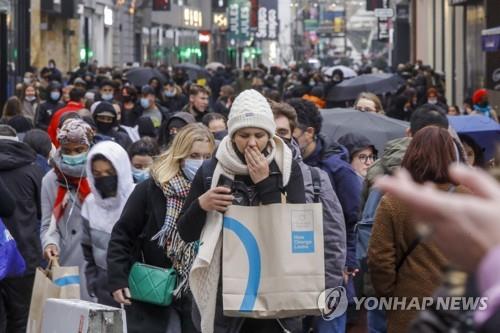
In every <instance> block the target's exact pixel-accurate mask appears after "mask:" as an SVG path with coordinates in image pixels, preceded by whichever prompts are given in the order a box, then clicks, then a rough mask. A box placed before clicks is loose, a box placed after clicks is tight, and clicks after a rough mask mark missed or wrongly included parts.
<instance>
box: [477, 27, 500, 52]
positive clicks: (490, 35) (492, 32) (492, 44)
mask: <svg viewBox="0 0 500 333" xmlns="http://www.w3.org/2000/svg"><path fill="white" fill-rule="evenodd" d="M481 35H482V44H483V51H485V52H498V51H500V27H496V28H492V29H486V30H483V31H482V32H481Z"/></svg>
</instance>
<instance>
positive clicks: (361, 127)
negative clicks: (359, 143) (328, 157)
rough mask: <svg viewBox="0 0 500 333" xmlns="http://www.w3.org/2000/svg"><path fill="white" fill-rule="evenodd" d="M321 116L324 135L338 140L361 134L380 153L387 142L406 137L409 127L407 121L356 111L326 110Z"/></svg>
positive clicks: (322, 111)
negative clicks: (347, 135) (346, 135)
mask: <svg viewBox="0 0 500 333" xmlns="http://www.w3.org/2000/svg"><path fill="white" fill-rule="evenodd" d="M321 115H322V116H323V125H322V129H321V132H322V133H323V134H324V135H326V136H328V137H330V138H332V139H334V140H338V139H339V138H340V137H341V136H343V135H344V134H348V133H360V134H363V135H364V136H366V137H367V138H368V139H369V140H370V141H371V143H372V144H373V145H374V146H375V148H377V150H378V151H379V153H382V152H383V151H384V147H385V144H386V143H387V141H389V140H392V139H396V138H402V137H404V136H405V135H406V129H407V128H408V127H409V124H408V122H406V121H402V120H397V119H393V118H389V117H387V116H384V115H380V114H377V113H373V112H361V111H357V110H354V109H324V110H321Z"/></svg>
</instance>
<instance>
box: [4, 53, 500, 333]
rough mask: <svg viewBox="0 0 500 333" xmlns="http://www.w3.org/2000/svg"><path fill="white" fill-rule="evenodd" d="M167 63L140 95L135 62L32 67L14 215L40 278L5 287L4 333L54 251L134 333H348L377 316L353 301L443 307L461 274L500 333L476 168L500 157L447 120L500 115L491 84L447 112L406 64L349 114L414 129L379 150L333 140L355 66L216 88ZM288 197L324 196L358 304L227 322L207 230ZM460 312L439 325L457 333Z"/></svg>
mask: <svg viewBox="0 0 500 333" xmlns="http://www.w3.org/2000/svg"><path fill="white" fill-rule="evenodd" d="M145 66H146V67H147V66H152V65H151V64H145ZM157 70H158V71H160V72H161V73H162V75H163V76H164V77H165V78H166V80H162V79H160V78H158V77H152V78H150V79H149V83H148V84H146V85H144V86H140V87H137V86H134V84H133V82H130V81H129V80H128V79H127V73H126V72H127V69H118V68H97V67H96V66H95V65H90V66H87V65H85V64H83V63H82V64H81V65H80V67H79V69H78V70H77V71H75V72H74V73H71V74H70V75H68V76H64V75H62V73H61V72H60V71H59V70H58V69H57V67H56V64H55V62H54V61H51V62H50V66H49V67H46V68H43V69H42V70H40V71H39V72H37V71H35V70H34V71H33V72H30V73H26V74H25V76H24V80H23V82H22V83H19V84H18V86H16V92H15V95H14V96H12V97H11V98H9V99H8V101H7V102H6V104H5V106H4V108H3V111H2V114H1V117H0V198H1V200H0V218H1V220H2V221H3V222H4V223H5V225H6V227H7V228H8V230H9V231H10V233H11V234H12V236H13V238H14V239H15V240H16V242H17V246H18V248H19V250H20V252H21V254H22V256H23V257H24V259H25V261H26V271H25V272H24V274H23V275H22V276H15V277H8V278H5V279H3V280H1V281H0V332H9V333H10V332H24V331H25V329H26V322H27V318H28V313H29V307H30V301H31V293H32V289H33V282H34V276H35V270H36V268H37V267H39V266H44V265H45V264H46V261H50V260H54V259H56V258H57V259H58V261H59V263H60V265H62V266H78V267H79V271H80V291H81V299H83V300H89V301H93V302H98V303H101V304H105V305H110V306H115V307H120V306H124V307H125V310H126V312H127V325H128V331H129V332H144V331H148V332H167V329H170V330H171V331H172V332H177V331H179V332H241V333H244V332H311V331H314V332H340V333H342V332H347V331H348V330H349V328H351V327H352V326H353V325H359V323H360V322H362V321H363V320H362V319H361V318H360V317H361V315H360V313H356V312H354V311H352V309H353V307H354V302H353V298H354V297H355V296H366V295H376V296H391V297H398V296H406V297H419V298H421V297H426V296H429V297H430V296H433V295H434V293H435V292H436V291H437V290H439V288H441V287H443V285H445V281H446V279H448V278H449V276H450V275H452V274H468V278H464V279H463V280H464V281H463V283H462V287H463V288H462V289H463V295H476V294H477V295H481V296H485V295H486V296H489V297H491V298H492V299H493V301H492V302H491V303H489V304H490V308H489V309H488V313H480V314H477V316H476V317H477V318H479V319H477V320H476V325H475V324H474V322H473V323H472V324H471V323H469V324H468V325H469V327H468V328H469V329H475V330H478V331H483V332H495V329H496V327H495V323H497V322H498V320H499V319H498V318H500V309H497V307H498V306H497V304H498V303H496V301H498V293H497V292H496V290H498V289H495V288H496V285H497V284H498V281H499V279H498V276H497V275H495V274H496V271H495V270H496V266H497V264H498V262H497V260H496V256H497V252H498V248H497V246H498V245H499V244H500V237H499V236H498V235H500V232H499V227H497V226H496V223H495V222H497V221H495V220H498V216H500V215H499V213H500V212H499V211H498V210H499V207H500V204H499V202H498V201H499V198H500V195H499V191H500V190H499V187H498V185H497V184H495V180H494V179H492V178H491V179H489V178H487V176H486V175H484V174H483V173H484V171H482V172H483V173H481V172H479V171H473V170H474V169H472V167H480V168H482V169H485V170H489V168H490V167H491V166H497V167H498V166H499V165H500V161H499V159H500V156H499V155H500V154H499V153H498V151H497V156H496V159H494V160H492V161H490V163H486V162H487V161H485V158H484V156H483V152H482V150H481V148H480V147H479V146H478V145H477V143H476V142H475V141H474V140H472V139H471V138H470V137H467V136H458V135H456V133H455V132H454V131H453V130H450V128H449V127H450V126H449V121H448V117H447V116H448V115H460V114H478V116H485V117H490V118H492V119H495V120H497V116H496V112H495V110H493V109H492V108H491V106H490V105H489V103H488V94H487V92H486V91H485V90H483V89H480V90H478V91H476V92H475V93H474V94H473V96H472V98H471V100H466V101H465V102H464V105H463V107H458V106H448V105H447V102H446V100H445V98H444V83H443V82H442V79H441V78H440V76H439V75H437V74H435V73H434V72H433V71H432V69H430V68H429V67H427V66H424V65H422V64H421V63H417V64H415V65H401V66H400V67H398V73H399V75H401V76H402V77H404V78H405V79H406V81H405V82H406V84H405V85H404V86H403V87H402V88H401V89H400V91H399V92H398V93H397V94H394V95H392V96H391V95H389V94H388V95H385V96H377V95H374V94H372V93H370V92H368V91H367V92H363V93H361V94H360V95H359V96H358V98H357V99H356V100H352V101H345V102H343V104H342V106H352V107H353V108H354V109H356V110H357V111H359V112H374V113H379V114H382V116H384V117H386V116H389V117H394V118H398V119H402V120H407V121H409V128H408V131H407V136H406V137H402V138H397V139H394V140H391V141H389V142H387V144H386V146H385V149H384V151H378V150H377V149H376V147H375V145H374V143H373V142H371V141H370V139H369V138H367V137H366V136H364V135H363V133H360V132H355V131H353V132H352V133H348V134H346V135H344V136H342V137H341V138H340V139H338V140H337V141H335V140H332V138H331V137H330V135H329V134H331V133H325V132H324V131H323V130H322V127H323V126H322V125H323V115H322V113H321V112H320V109H322V108H328V107H330V106H339V105H333V104H332V102H330V101H328V100H327V99H326V98H325V96H328V92H329V89H332V87H334V86H335V85H336V84H338V83H339V82H342V80H343V74H342V72H338V71H334V72H333V73H332V75H330V76H328V75H324V74H322V73H321V72H320V71H315V70H312V69H307V68H288V69H282V68H279V67H271V68H266V67H265V66H263V65H259V66H257V67H256V68H252V67H251V66H250V65H249V64H247V65H245V66H244V67H243V69H242V70H241V71H238V70H233V69H232V68H231V67H230V66H226V67H219V68H218V69H216V70H215V71H213V72H212V73H211V77H210V79H209V80H208V81H207V82H206V84H204V81H198V82H197V81H196V80H191V79H190V78H189V76H188V75H187V73H186V72H185V71H183V70H182V69H172V68H169V67H168V66H164V65H163V66H160V67H159V68H157ZM497 150H498V149H497ZM457 164H458V165H461V166H460V167H456V166H454V165H457ZM451 166H454V167H452V169H450V167H451ZM400 168H403V169H405V170H406V172H405V171H397V170H398V169H400ZM465 168H467V169H465ZM492 170H493V169H492ZM392 174H396V176H395V177H392V178H390V177H389V178H382V180H380V181H378V179H379V177H380V176H383V175H392ZM476 180H477V182H478V183H475V181H476ZM221 182H222V183H221ZM429 183H432V184H434V186H432V185H428V184H429ZM382 191H384V192H386V194H385V195H384V193H383V192H382ZM425 194H427V195H428V196H426V195H425ZM282 195H286V201H287V202H288V203H312V202H320V203H322V209H323V229H324V239H325V246H324V247H325V248H324V251H325V266H327V267H328V269H326V270H325V271H327V272H328V274H327V276H325V281H326V287H327V288H334V287H337V286H343V287H345V288H346V290H347V297H348V301H349V310H348V311H347V312H346V313H345V314H343V315H341V316H339V317H337V318H335V319H333V320H326V319H324V318H323V317H321V316H320V315H318V316H317V317H305V318H302V317H292V318H282V319H249V318H244V316H241V317H228V316H225V315H224V312H223V304H222V299H221V293H222V282H221V280H218V279H203V278H201V277H200V275H199V274H197V273H194V272H196V265H195V261H196V257H197V254H198V251H199V246H200V238H201V237H202V234H203V231H204V229H205V227H206V226H207V225H212V224H214V223H218V222H220V221H221V219H222V216H223V214H224V212H225V211H226V210H227V209H228V207H229V206H231V205H233V204H238V205H243V206H257V205H261V204H262V205H267V204H272V203H279V202H282ZM434 198H435V201H433V200H432V199H434ZM438 203H441V206H439V204H438ZM448 205H450V207H451V206H453V207H456V208H457V209H456V210H454V209H452V208H449V207H448ZM460 212H463V214H460ZM368 215H369V216H370V218H371V220H372V222H373V230H372V236H371V237H370V238H369V241H368V243H365V246H366V249H365V251H364V253H363V252H362V251H361V252H360V250H359V246H358V245H359V244H358V243H359V239H358V237H357V233H358V230H357V229H358V228H357V225H358V223H359V222H360V220H361V219H362V218H365V217H366V216H368ZM415 215H416V216H417V217H418V220H417V221H419V223H420V224H415V223H414V220H415V219H414V216H415ZM441 220H442V222H443V225H441V223H440V222H441ZM455 221H457V223H458V226H457V227H456V228H455V226H454V225H453V223H454V222H455ZM424 222H425V223H424ZM422 223H423V224H425V225H426V226H428V227H432V228H434V229H435V230H436V235H435V236H436V237H435V238H431V237H429V233H425V232H423V231H422V230H421V229H422V228H420V226H421V224H422ZM452 229H455V230H454V231H453V232H451V233H448V231H449V230H452ZM471 230H473V231H474V234H471ZM275 237H276V241H278V239H279V235H276V236H275ZM462 241H463V242H464V244H467V245H469V247H468V248H467V249H466V248H465V247H464V246H461V245H459V244H460V242H462ZM214 248H215V249H214V251H213V253H212V255H213V257H214V258H215V259H213V261H212V266H214V267H212V268H210V269H214V270H215V271H218V270H219V267H218V266H219V265H221V255H222V251H223V249H222V248H221V246H215V244H214ZM135 262H142V263H145V264H148V265H151V266H156V267H163V268H171V267H172V268H174V269H175V271H176V272H177V279H178V288H177V290H176V294H175V300H174V302H173V303H172V305H170V306H159V305H154V304H150V303H147V302H141V301H137V300H133V299H131V294H130V286H129V280H128V278H129V273H130V270H131V267H132V265H133V264H134V263H135ZM193 265H194V266H195V269H193ZM191 273H193V274H191ZM468 281H473V282H475V281H479V282H477V283H466V282H468ZM470 285H472V286H473V288H469V286H470ZM212 296H213V298H211V297H212ZM212 299H213V302H212V301H210V300H212ZM463 315H464V316H465V315H466V313H465V311H464V313H463ZM366 317H367V324H366V327H365V329H367V330H368V331H369V332H405V331H408V330H410V331H412V332H419V329H421V328H422V327H425V325H426V320H428V318H429V316H427V317H426V316H423V315H422V312H418V311H387V312H385V313H384V312H382V311H377V310H373V311H368V313H367V316H366ZM460 318H461V316H457V317H456V318H455V319H454V320H455V321H453V319H452V323H451V324H450V322H449V320H450V319H449V317H446V316H445V315H442V316H440V315H439V314H434V317H433V320H434V321H435V322H438V323H442V324H443V325H444V327H451V326H453V324H457V325H458V324H462V321H460ZM429 325H430V324H429ZM464 325H465V324H464ZM176 329H177V330H176ZM422 332H424V330H422ZM425 332H427V331H425ZM464 332H465V331H464Z"/></svg>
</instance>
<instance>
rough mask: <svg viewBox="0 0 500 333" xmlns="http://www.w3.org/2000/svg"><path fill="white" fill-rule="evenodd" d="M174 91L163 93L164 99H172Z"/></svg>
mask: <svg viewBox="0 0 500 333" xmlns="http://www.w3.org/2000/svg"><path fill="white" fill-rule="evenodd" d="M174 96H175V91H168V90H167V91H165V97H174Z"/></svg>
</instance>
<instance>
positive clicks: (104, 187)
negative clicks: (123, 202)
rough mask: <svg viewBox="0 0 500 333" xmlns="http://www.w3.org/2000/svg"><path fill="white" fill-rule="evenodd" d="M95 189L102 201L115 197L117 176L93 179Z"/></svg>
mask: <svg viewBox="0 0 500 333" xmlns="http://www.w3.org/2000/svg"><path fill="white" fill-rule="evenodd" d="M95 188H96V189H97V191H99V194H100V195H101V196H102V198H103V199H106V198H111V197H114V196H116V191H117V189H118V176H116V175H114V176H104V177H97V178H95Z"/></svg>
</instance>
